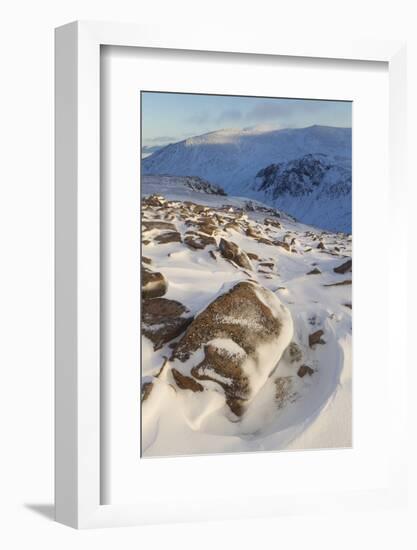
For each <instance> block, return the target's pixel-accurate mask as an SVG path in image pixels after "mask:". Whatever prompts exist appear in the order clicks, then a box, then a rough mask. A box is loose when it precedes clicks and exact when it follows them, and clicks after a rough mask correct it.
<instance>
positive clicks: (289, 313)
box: [138, 91, 352, 458]
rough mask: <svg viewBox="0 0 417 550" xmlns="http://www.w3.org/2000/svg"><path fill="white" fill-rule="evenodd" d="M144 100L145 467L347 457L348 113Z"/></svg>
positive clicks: (166, 95)
mask: <svg viewBox="0 0 417 550" xmlns="http://www.w3.org/2000/svg"><path fill="white" fill-rule="evenodd" d="M139 101H140V124H141V144H140V147H141V151H140V154H141V174H140V186H141V205H140V210H141V212H140V221H141V242H142V244H141V266H142V267H141V293H142V294H141V381H140V388H141V394H140V402H141V412H142V414H141V442H140V448H141V456H142V457H144V458H148V457H162V456H181V455H201V454H218V453H236V452H238V453H242V452H261V451H264V452H265V451H280V450H308V449H331V448H349V447H351V445H352V365H351V351H352V103H351V102H350V101H331V100H319V99H296V98H273V97H247V96H233V95H208V94H192V93H189V94H187V93H174V92H172V93H171V92H158V91H141V92H140V99H139ZM138 185H139V181H138ZM138 215H139V213H138Z"/></svg>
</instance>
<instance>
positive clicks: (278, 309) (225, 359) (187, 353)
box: [170, 282, 293, 416]
mask: <svg viewBox="0 0 417 550" xmlns="http://www.w3.org/2000/svg"><path fill="white" fill-rule="evenodd" d="M292 330H293V329H292V320H291V316H290V314H289V312H288V310H287V309H286V308H285V307H284V306H283V305H282V304H281V302H280V300H279V299H278V298H277V296H276V295H274V294H273V293H272V292H271V291H269V290H267V289H265V288H263V287H262V286H260V285H258V284H257V283H254V282H240V283H238V284H236V285H235V286H233V287H232V288H231V289H230V290H229V291H226V292H224V293H223V294H221V295H220V296H219V297H217V298H216V299H215V300H214V301H213V302H211V303H210V304H209V305H208V306H207V307H206V309H205V310H204V311H203V312H201V313H200V314H199V315H198V316H197V317H196V318H195V319H194V321H193V322H192V323H191V324H190V326H189V327H188V329H187V330H186V332H185V334H184V335H183V336H182V338H181V339H180V340H179V342H178V344H177V346H176V348H175V349H174V351H173V353H172V356H171V359H170V363H171V368H172V369H173V370H175V371H176V372H179V373H180V374H181V375H182V376H183V377H184V376H185V377H187V378H191V379H193V380H194V381H195V382H198V383H199V384H200V385H201V384H202V385H203V386H204V383H205V382H210V383H211V384H213V383H215V384H216V385H217V386H219V387H220V388H222V390H223V392H224V395H225V401H226V403H227V405H228V406H229V408H230V410H231V411H232V412H233V413H234V414H235V415H236V416H241V415H242V414H243V412H244V410H245V405H246V404H247V403H248V402H249V401H250V400H251V399H252V398H253V397H254V395H256V393H257V392H258V391H259V389H260V388H261V387H262V385H263V384H264V383H265V381H266V380H267V378H268V376H269V375H270V373H271V372H272V371H273V369H274V368H275V367H276V364H277V362H278V361H279V359H280V358H281V355H282V353H283V351H284V350H285V348H286V347H287V346H288V344H289V343H290V339H291V336H292ZM173 376H174V379H175V380H176V381H177V379H178V374H174V372H173ZM180 383H181V384H182V386H184V380H183V379H182V378H180ZM185 383H187V384H188V385H190V384H191V383H190V382H189V381H185ZM177 385H178V383H177ZM179 387H181V386H179ZM211 387H212V386H211ZM195 388H198V386H195ZM189 389H192V388H191V387H190V388H189ZM193 391H200V390H199V389H197V390H195V389H194V390H193Z"/></svg>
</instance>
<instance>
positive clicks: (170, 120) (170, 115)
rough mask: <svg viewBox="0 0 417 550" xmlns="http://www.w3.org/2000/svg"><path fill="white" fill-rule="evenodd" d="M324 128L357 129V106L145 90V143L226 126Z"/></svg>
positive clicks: (161, 142)
mask: <svg viewBox="0 0 417 550" xmlns="http://www.w3.org/2000/svg"><path fill="white" fill-rule="evenodd" d="M313 124H319V125H324V126H342V127H351V125H352V103H351V102H349V101H320V100H311V99H307V100H306V99H279V98H258V97H241V96H216V95H198V94H177V93H161V92H142V143H143V145H144V146H145V147H146V146H147V147H153V146H160V145H165V144H167V143H173V142H176V141H181V140H182V139H185V138H187V137H191V136H196V135H201V134H205V133H207V132H213V131H215V130H219V129H222V128H247V127H252V126H265V127H267V128H270V129H278V128H304V127H306V126H312V125H313Z"/></svg>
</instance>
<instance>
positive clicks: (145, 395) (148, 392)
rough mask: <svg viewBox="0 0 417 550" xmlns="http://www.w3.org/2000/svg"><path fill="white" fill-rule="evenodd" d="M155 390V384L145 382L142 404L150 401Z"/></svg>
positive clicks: (142, 389)
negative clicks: (149, 398)
mask: <svg viewBox="0 0 417 550" xmlns="http://www.w3.org/2000/svg"><path fill="white" fill-rule="evenodd" d="M152 390H153V382H145V383H144V384H142V388H141V401H142V403H143V402H144V401H146V400H147V399H148V397H149V396H150V395H151V392H152Z"/></svg>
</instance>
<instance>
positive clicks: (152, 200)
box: [142, 195, 166, 206]
mask: <svg viewBox="0 0 417 550" xmlns="http://www.w3.org/2000/svg"><path fill="white" fill-rule="evenodd" d="M165 203H166V199H165V198H164V197H163V196H162V195H151V196H150V197H147V198H145V199H143V200H142V204H143V205H145V206H163V205H164V204H165Z"/></svg>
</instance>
